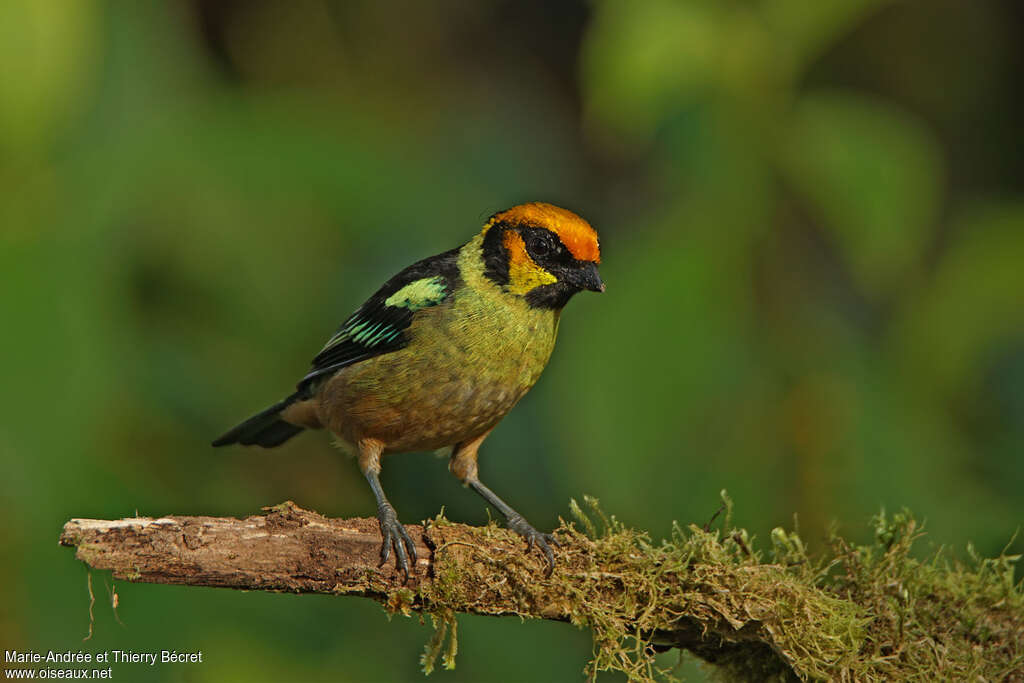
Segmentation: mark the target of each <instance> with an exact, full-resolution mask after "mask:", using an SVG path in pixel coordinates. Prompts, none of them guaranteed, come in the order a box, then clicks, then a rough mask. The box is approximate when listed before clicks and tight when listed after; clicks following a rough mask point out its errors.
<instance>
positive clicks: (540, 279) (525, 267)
mask: <svg viewBox="0 0 1024 683" xmlns="http://www.w3.org/2000/svg"><path fill="white" fill-rule="evenodd" d="M502 244H503V245H504V246H505V249H507V250H508V285H507V286H506V287H505V288H506V289H507V290H508V291H510V292H512V293H513V294H526V293H527V292H529V291H531V290H532V289H534V288H535V287H540V286H541V285H550V284H552V283H554V282H558V278H556V277H555V276H554V275H552V274H551V273H549V272H548V271H546V270H544V269H543V268H541V267H540V266H538V265H537V264H536V263H534V261H533V259H532V258H530V255H529V254H527V253H526V243H525V242H523V238H522V237H521V236H520V235H519V233H516V232H512V231H511V230H510V231H508V232H506V233H505V234H504V236H503V237H502Z"/></svg>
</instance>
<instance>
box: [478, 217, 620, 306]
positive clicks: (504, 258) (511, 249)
mask: <svg viewBox="0 0 1024 683" xmlns="http://www.w3.org/2000/svg"><path fill="white" fill-rule="evenodd" d="M483 237H484V239H483V257H484V266H485V271H484V272H485V275H487V276H488V277H489V278H490V279H491V280H493V281H494V282H496V283H497V284H498V285H500V286H502V287H503V288H504V289H505V291H507V292H510V293H512V294H517V295H521V296H524V297H525V298H526V300H527V301H528V302H529V303H530V304H531V305H533V306H537V307H543V308H556V309H557V308H561V307H562V306H564V305H565V304H566V302H568V300H569V299H570V298H571V297H572V295H573V294H575V293H576V292H579V291H580V290H583V289H589V290H592V291H595V292H603V291H604V283H603V282H601V276H600V275H599V274H598V271H597V266H598V264H600V263H601V247H600V243H599V241H598V237H597V232H596V231H595V230H594V229H593V228H592V227H590V223H588V222H587V221H585V220H584V219H582V218H580V217H579V216H577V215H576V214H575V213H573V212H572V211H568V210H566V209H562V208H559V207H557V206H554V205H553V204H545V203H542V202H531V203H529V204H520V205H519V206H513V207H512V208H511V209H507V210H505V211H500V212H498V213H496V214H494V215H493V216H491V217H490V219H489V220H488V221H487V223H486V224H485V225H484V230H483Z"/></svg>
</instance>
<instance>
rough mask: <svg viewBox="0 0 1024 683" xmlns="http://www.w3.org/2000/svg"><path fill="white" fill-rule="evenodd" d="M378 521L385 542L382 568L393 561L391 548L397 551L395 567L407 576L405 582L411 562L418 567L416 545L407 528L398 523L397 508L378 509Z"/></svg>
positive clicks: (381, 550)
mask: <svg viewBox="0 0 1024 683" xmlns="http://www.w3.org/2000/svg"><path fill="white" fill-rule="evenodd" d="M377 520H378V521H379V522H380V535H381V536H383V538H384V541H383V543H382V544H381V546H380V566H382V567H383V566H384V565H385V564H387V561H388V560H390V559H391V548H392V547H394V549H395V565H396V566H397V568H398V569H399V570H401V571H402V573H403V574H405V580H406V581H408V580H409V561H410V560H412V565H413V566H414V567H415V565H416V545H415V544H414V543H413V542H412V538H410V537H409V533H408V532H407V531H406V530H405V527H404V526H403V525H402V523H401V522H399V521H398V514H397V513H396V512H395V508H393V507H391V506H390V505H387V506H380V507H378V508H377Z"/></svg>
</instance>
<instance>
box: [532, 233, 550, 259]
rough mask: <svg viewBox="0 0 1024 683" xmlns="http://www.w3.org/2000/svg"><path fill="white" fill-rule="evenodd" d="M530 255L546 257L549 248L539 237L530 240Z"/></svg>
mask: <svg viewBox="0 0 1024 683" xmlns="http://www.w3.org/2000/svg"><path fill="white" fill-rule="evenodd" d="M529 247H530V253H531V254H532V255H534V256H546V255H547V253H548V252H549V251H551V246H550V245H549V244H548V243H547V241H545V240H544V239H542V238H540V237H533V238H531V239H530V244H529Z"/></svg>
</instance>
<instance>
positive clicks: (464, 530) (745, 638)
mask: <svg viewBox="0 0 1024 683" xmlns="http://www.w3.org/2000/svg"><path fill="white" fill-rule="evenodd" d="M264 510H265V511H266V514H262V515H255V516H252V517H247V518H246V519H235V518H230V517H228V518H224V517H204V516H195V517H193V516H177V515H171V516H167V517H160V518H157V519H154V518H149V517H134V518H127V519H121V520H116V521H108V520H96V519H72V520H70V521H69V522H67V523H66V524H65V525H64V529H63V532H62V533H61V536H60V543H61V545H64V546H69V547H75V548H76V552H75V557H76V558H77V559H79V560H81V561H83V562H85V563H86V564H87V565H89V566H90V567H92V568H94V569H101V570H110V571H111V572H112V573H113V575H114V577H115V578H118V579H122V580H127V581H132V582H143V583H163V584H180V585H190V586H212V587H225V588H238V589H245V590H267V591H282V592H294V593H329V594H335V595H339V594H347V595H358V596H364V597H370V598H373V599H375V600H378V601H380V602H381V603H383V604H384V605H385V606H386V607H387V608H388V609H391V610H399V611H403V612H408V611H410V610H413V611H421V610H429V611H433V612H442V613H444V612H447V613H452V612H463V613H474V614H486V615H518V616H521V617H527V618H540V619H549V620H556V621H572V622H575V623H584V624H585V623H586V620H585V618H583V619H581V615H580V609H579V607H580V606H579V603H578V601H576V600H573V599H572V598H571V591H570V593H567V592H566V589H565V578H566V577H572V579H573V581H574V582H578V581H583V582H589V583H592V584H594V585H603V586H607V587H609V588H610V589H611V590H614V587H615V586H616V585H617V584H619V583H620V581H621V578H622V577H621V575H620V571H621V570H620V569H610V570H608V571H605V570H603V569H601V568H600V567H599V566H597V563H596V558H595V557H594V550H595V544H594V543H593V542H592V541H590V540H589V539H587V538H586V537H585V536H583V535H582V534H579V533H576V532H572V533H571V535H570V536H569V537H566V536H565V535H564V534H563V535H562V537H561V538H562V540H563V546H562V547H561V548H560V549H558V550H557V551H556V566H555V572H554V576H553V577H551V578H547V577H545V568H546V565H545V563H544V560H543V556H542V555H541V554H540V553H539V552H538V551H537V550H534V551H533V552H526V548H525V545H524V543H523V541H522V539H521V538H520V537H519V536H517V535H516V534H514V533H513V532H511V531H508V530H506V529H503V528H498V527H496V526H493V525H492V526H488V527H483V528H481V527H470V526H467V525H464V524H456V523H452V522H448V521H447V520H441V521H440V522H437V523H431V524H429V525H427V526H426V527H424V526H423V525H419V524H410V525H407V526H406V529H407V530H408V531H409V535H410V536H411V537H412V539H413V540H414V542H415V544H416V551H417V554H418V556H419V559H418V561H417V563H416V566H415V570H414V572H413V574H412V575H411V576H410V578H409V580H408V581H403V579H404V577H403V575H402V574H401V573H400V572H398V571H396V568H395V565H394V561H393V560H392V561H390V562H389V563H388V565H387V566H385V567H379V566H378V564H379V557H380V544H381V535H380V529H379V527H378V524H377V520H376V519H372V518H355V519H328V518H325V517H323V516H322V515H319V514H317V513H316V512H312V511H310V510H304V509H302V508H300V507H298V506H297V505H295V504H294V503H292V502H290V501H289V502H286V503H282V504H280V505H276V506H273V507H271V508H264ZM563 531H564V529H563ZM723 628H724V631H725V633H724V635H723V633H720V632H719V631H720V630H722V629H723ZM755 631H756V629H751V628H744V627H743V625H742V624H739V625H736V624H729V623H728V621H727V620H725V619H723V618H721V615H714V614H706V615H704V617H698V616H696V615H682V616H681V618H680V619H678V621H677V622H676V624H675V626H674V628H673V630H671V631H659V632H657V633H651V634H650V635H651V636H652V638H655V639H657V640H658V642H660V643H661V644H662V646H663V647H668V646H677V647H685V648H688V649H691V650H693V651H694V652H696V653H698V654H699V655H700V656H702V657H704V658H706V659H708V660H709V661H715V659H716V658H717V657H718V656H719V655H720V654H721V653H722V652H728V651H730V650H731V649H732V648H735V647H736V646H737V645H740V646H748V645H759V646H760V645H763V644H762V643H761V642H760V641H759V640H758V638H757V637H756V636H755Z"/></svg>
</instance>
